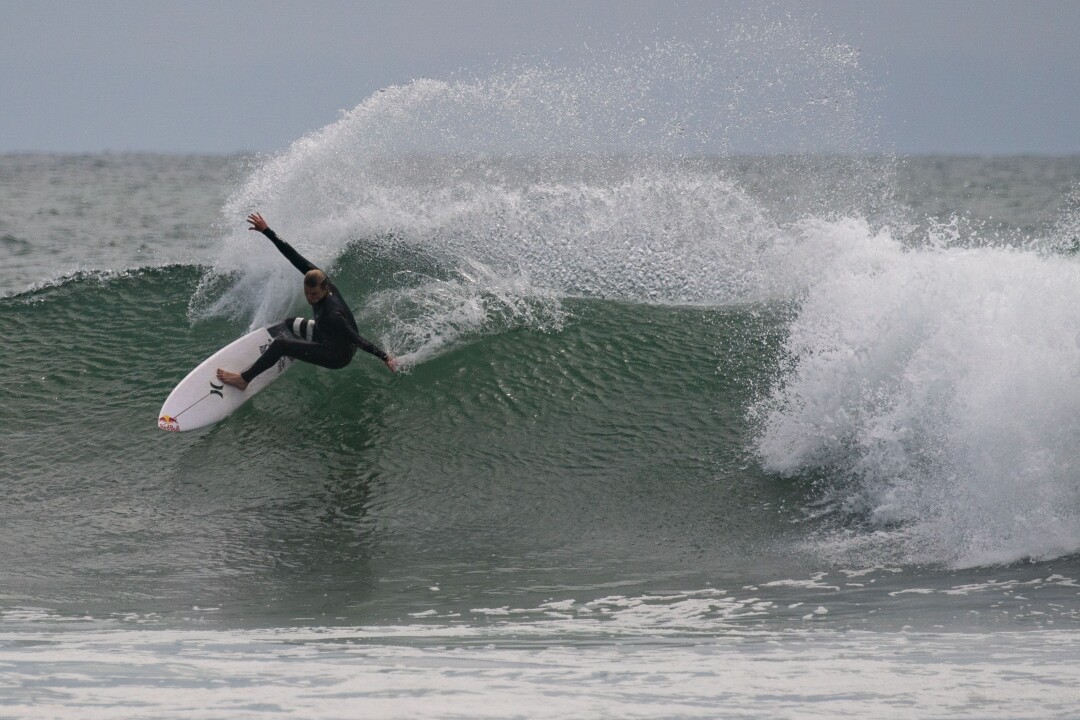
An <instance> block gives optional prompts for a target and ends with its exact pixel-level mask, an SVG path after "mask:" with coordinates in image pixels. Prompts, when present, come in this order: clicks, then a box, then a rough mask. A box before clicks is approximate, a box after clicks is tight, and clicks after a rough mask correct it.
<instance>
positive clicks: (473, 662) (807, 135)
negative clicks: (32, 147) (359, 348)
mask: <svg viewBox="0 0 1080 720" xmlns="http://www.w3.org/2000/svg"><path fill="white" fill-rule="evenodd" d="M766 39H767V40H769V41H771V43H772V44H771V45H770V44H769V43H768V42H766V43H765V44H764V45H761V47H764V48H772V49H771V50H770V51H769V52H766V51H765V50H760V49H759V50H758V52H760V53H762V55H761V56H760V57H756V58H751V60H752V61H753V62H754V63H758V65H760V64H761V63H763V62H765V61H766V60H768V59H769V58H771V57H772V55H770V54H769V53H770V52H773V53H780V52H781V51H783V52H787V53H790V52H792V51H793V48H795V49H798V47H803V46H804V45H806V39H805V38H802V39H800V38H799V36H797V34H796V35H790V34H789V35H777V36H772V37H771V38H766ZM796 40H798V42H796ZM731 42H735V41H734V40H732V41H731ZM800 43H802V45H800ZM830 47H831V46H830ZM680 53H681V54H680ZM814 57H815V58H816V59H815V60H814V61H813V62H811V63H808V64H804V65H802V66H797V67H796V68H795V69H794V70H791V72H792V75H791V76H790V77H789V78H788V80H790V81H791V82H794V80H795V79H796V78H801V79H802V80H801V81H800V82H802V83H803V84H811V85H814V86H815V87H817V88H818V89H821V90H822V91H823V92H824V91H826V90H827V91H829V92H831V93H833V96H835V97H837V98H841V99H842V98H843V97H846V95H844V92H846V90H845V88H847V89H851V88H854V89H855V90H857V89H858V82H857V77H854V79H853V76H852V75H851V72H852V67H853V66H852V64H851V59H850V58H849V57H848V56H847V55H845V54H844V53H843V52H841V51H840V49H836V48H833V50H832V51H831V52H830V53H825V54H818V55H815V56H814ZM651 59H652V60H654V61H655V62H652V63H650V64H647V66H643V67H647V68H648V70H644V69H642V68H641V67H639V68H637V70H636V71H635V72H629V71H627V70H625V69H623V66H622V65H619V64H613V63H605V62H604V61H603V58H601V59H598V60H597V63H596V65H595V66H593V67H590V68H586V69H584V70H581V71H579V72H575V73H570V72H566V71H559V70H552V69H551V68H543V69H535V68H534V69H526V70H521V69H518V70H508V71H506V72H504V73H503V74H499V75H493V76H492V77H490V78H487V79H481V80H472V81H463V80H457V81H447V82H437V81H421V82H417V83H413V84H410V85H406V86H402V87H399V88H390V89H388V90H387V91H386V92H384V93H381V94H378V95H376V96H374V97H373V98H371V99H369V100H368V101H366V102H365V103H363V104H361V105H360V106H359V107H358V108H357V109H356V110H354V111H352V112H350V113H347V114H345V115H344V116H343V117H342V119H341V120H340V121H339V122H338V123H335V124H334V125H331V126H329V127H327V128H324V129H323V130H321V131H319V132H318V133H315V134H313V135H311V136H309V137H307V138H303V139H301V140H299V141H298V142H297V143H296V144H295V145H294V146H293V147H292V148H291V149H290V150H289V151H288V152H286V153H283V154H282V155H280V156H275V157H265V158H244V157H234V158H229V157H224V158H217V157H159V156H124V155H121V156H114V155H102V156H92V157H72V156H42V155H31V156H3V157H0V293H2V297H0V323H2V324H3V326H4V327H6V328H8V334H7V341H6V342H5V343H3V344H2V345H0V390H2V392H3V397H4V402H3V403H2V404H0V428H2V435H0V449H2V451H3V464H2V468H0V479H2V487H3V490H4V501H3V503H0V547H2V548H3V553H2V554H0V715H3V716H10V717H69V716H74V715H78V716H80V717H97V716H100V717H110V718H113V717H223V716H227V717H255V716H259V717H265V716H268V715H269V716H274V715H283V716H288V715H290V714H291V715H294V716H296V715H300V716H305V717H344V716H355V715H358V714H362V715H365V716H376V717H416V716H417V715H420V714H424V715H434V716H441V717H612V716H642V717H721V716H723V717H777V716H780V717H815V716H820V717H838V716H858V717H866V716H874V717H914V716H918V717H980V718H982V717H1010V718H1016V717H1070V716H1072V715H1073V714H1075V708H1076V706H1077V703H1078V701H1080V694H1078V691H1077V690H1076V688H1077V686H1078V683H1077V680H1078V679H1080V678H1078V677H1077V676H1078V671H1077V670H1076V669H1075V668H1076V667H1077V660H1078V659H1080V625H1078V623H1080V563H1078V557H1080V555H1078V550H1080V482H1078V480H1077V477H1078V475H1077V467H1080V451H1077V450H1076V447H1077V443H1076V442H1075V438H1076V437H1078V436H1080V425H1078V423H1077V421H1076V420H1075V417H1076V415H1077V413H1076V408H1077V407H1078V406H1080V389H1078V388H1080V370H1078V368H1080V320H1078V319H1077V318H1078V315H1077V313H1076V312H1075V308H1076V307H1077V305H1078V302H1077V301H1080V265H1078V263H1077V260H1076V257H1075V255H1074V252H1075V245H1076V236H1077V228H1078V227H1080V222H1078V221H1077V217H1078V216H1077V214H1076V206H1075V193H1076V192H1077V187H1078V183H1080V160H1077V159H1075V158H1001V159H976V158H944V157H943V158H895V157H892V156H890V155H888V154H887V153H885V154H882V153H871V152H868V150H870V149H872V147H870V144H872V143H870V141H871V140H872V139H873V133H872V132H870V131H868V130H866V128H865V127H864V125H863V124H862V120H861V119H860V118H861V116H860V114H859V113H858V112H856V110H858V109H859V107H860V106H859V105H858V103H855V101H854V100H852V101H851V103H850V104H851V107H848V105H847V104H845V103H841V102H839V101H837V102H834V103H832V104H829V103H825V104H822V103H816V104H815V103H811V104H809V105H799V104H798V103H797V102H796V100H797V99H798V98H799V97H802V95H801V94H800V93H801V92H802V90H801V89H799V91H798V92H794V93H793V95H792V96H791V97H788V96H777V95H776V94H775V92H774V93H772V94H766V95H765V96H762V97H758V98H749V99H747V96H746V95H745V94H743V95H738V99H739V101H740V102H742V103H743V104H742V105H741V106H739V108H738V112H737V113H736V115H734V116H733V117H736V118H737V119H739V122H737V123H731V124H728V125H725V126H724V130H725V132H724V133H722V134H721V135H722V137H721V136H718V135H717V133H716V132H714V131H715V130H716V129H717V128H716V127H714V125H716V124H720V121H719V120H716V119H710V120H708V121H704V120H702V117H703V116H702V115H700V114H695V113H694V112H691V110H694V109H695V108H691V107H686V106H678V107H676V110H678V112H675V115H677V116H678V118H677V119H678V120H679V122H680V123H682V124H681V125H679V126H678V131H676V129H675V126H673V125H671V124H670V122H668V124H664V123H661V122H659V120H660V119H664V118H666V120H665V122H667V121H669V120H672V117H673V116H672V115H671V114H670V113H669V114H668V115H666V116H665V114H664V113H665V109H670V108H671V107H672V106H671V99H670V98H671V94H670V93H669V92H662V91H656V92H655V93H653V94H652V95H650V94H649V93H637V94H634V92H631V91H635V89H639V88H642V87H648V88H650V92H652V91H653V90H655V89H656V88H657V87H662V86H663V85H664V83H667V86H668V87H669V89H670V88H672V87H675V88H680V87H684V86H686V85H687V83H688V82H689V80H691V79H693V78H700V77H701V73H705V72H708V71H714V72H715V71H718V70H717V68H728V67H729V66H728V65H724V64H723V63H720V62H719V61H718V60H716V59H715V58H714V59H713V60H710V58H709V56H705V55H700V54H699V55H689V56H688V55H687V54H686V53H685V52H682V51H681V50H679V49H678V48H670V47H669V48H665V49H664V50H663V52H659V51H657V52H656V53H655V54H654V55H652V56H651ZM751 60H746V62H751ZM710 63H712V64H711V65H710ZM743 69H744V70H745V69H746V68H743ZM725 71H726V70H725ZM650 73H652V74H651V75H650ZM643 78H644V79H643ZM644 80H648V81H649V82H644ZM691 84H692V83H691ZM702 87H704V86H702ZM710 87H712V86H711V85H710ZM799 88H802V85H799ZM553 90H558V91H559V92H557V93H556V92H553ZM841 91H844V92H841ZM628 92H629V93H630V95H633V97H634V102H633V103H629V101H627V100H626V97H627V93H628ZM710 92H713V91H708V92H707V91H705V90H702V91H701V93H699V96H701V97H705V98H707V99H709V101H710V103H713V105H715V103H716V101H717V100H718V98H717V97H716V96H715V95H709V93H710ZM665 103H666V104H665ZM630 105H633V107H632V108H631V107H630ZM713 105H710V107H712V106H713ZM769 107H773V108H776V107H783V108H787V110H786V111H785V112H783V113H779V114H778V115H777V114H769V113H766V112H764V110H762V109H761V108H769ZM794 108H801V110H800V111H799V112H795V111H794ZM807 108H814V110H813V111H812V112H811V111H810V110H808V109H807ZM823 108H824V109H823ZM631 111H632V112H631ZM777 116H779V117H783V118H786V121H785V122H786V123H787V124H786V125H785V124H784V123H780V122H779V121H775V122H774V124H769V122H765V119H766V118H775V117H777ZM553 118H554V119H560V122H555V121H554V120H553ZM627 118H631V119H632V122H630V124H629V125H625V126H624V125H623V124H621V123H623V122H624V121H626V120H627ZM639 120H640V121H641V122H640V123H638V121H639ZM657 128H660V129H659V130H657ZM784 128H787V129H789V130H792V131H793V132H797V133H800V134H799V138H801V140H800V142H801V143H802V145H803V146H804V147H803V149H805V150H807V151H813V150H819V151H820V152H818V153H816V154H799V153H796V154H785V155H767V156H766V155H754V154H735V153H725V152H724V149H725V147H726V146H727V144H728V143H729V142H733V140H734V139H735V138H737V137H741V136H745V135H746V134H748V133H753V132H757V133H758V135H757V136H756V137H757V139H758V140H759V141H760V142H762V143H764V142H766V141H767V140H768V138H770V137H772V136H773V135H776V134H779V133H780V132H781V130H783V129H784ZM466 130H468V132H466ZM717 137H721V139H720V141H719V142H718V144H716V145H715V146H713V145H710V144H709V142H712V140H715V139H716V138H717ZM433 138H434V142H435V144H437V145H438V146H439V147H440V148H441V149H442V150H443V152H440V153H438V154H432V153H430V152H426V151H425V147H428V146H429V145H430V144H431V143H432V142H433ZM703 138H704V139H703ZM829 138H832V140H830V141H829V142H826V141H825V140H826V139H829ZM837 138H842V139H843V141H842V142H840V141H839V140H836V139H837ZM605 140H609V141H605ZM707 140H708V142H707ZM868 143H870V144H868ZM691 150H695V151H702V152H690V151H691ZM704 151H709V152H707V153H706V152H704ZM256 209H257V210H261V211H262V212H264V213H265V215H266V216H267V218H268V219H269V221H270V222H271V224H272V225H273V226H274V227H275V228H276V229H277V230H278V232H279V233H280V234H281V235H282V236H283V237H285V238H286V239H288V240H289V241H290V242H292V243H293V244H294V245H295V246H296V247H297V248H298V249H299V250H300V251H301V252H303V253H304V254H306V255H308V256H309V257H310V258H311V259H312V260H313V261H315V262H317V263H319V264H322V265H323V266H324V267H326V268H328V269H329V270H330V271H331V273H332V274H333V275H334V277H335V280H336V281H337V283H338V285H339V286H340V287H341V288H342V291H343V293H344V294H345V296H346V297H347V298H348V299H349V300H350V301H351V303H352V305H353V307H355V308H356V309H357V317H358V319H359V321H360V324H361V331H362V332H363V333H364V334H365V335H367V336H369V337H372V338H374V339H377V340H378V342H380V343H381V344H383V345H384V346H386V347H387V348H389V349H390V350H391V351H392V352H394V353H395V354H397V355H399V356H401V357H402V358H403V360H404V364H405V366H406V370H407V371H406V372H405V373H404V374H402V375H398V376H391V375H390V374H389V373H387V372H386V370H385V368H383V367H382V366H381V364H379V363H378V362H376V361H373V360H371V359H370V358H366V357H361V358H358V359H357V361H355V362H354V363H353V365H352V366H350V367H349V368H348V369H346V370H342V371H336V372H331V371H326V370H322V369H315V368H312V367H303V366H300V367H297V368H296V369H294V370H293V371H291V372H290V373H289V375H287V376H285V377H284V378H283V379H282V380H281V381H279V382H278V383H276V384H275V385H274V386H273V387H272V388H271V389H268V390H267V391H266V392H264V393H262V394H261V395H259V396H258V397H257V398H255V399H254V400H253V401H252V402H251V403H249V404H248V405H247V406H245V407H244V408H243V409H241V410H240V411H239V412H237V413H236V414H235V415H234V416H232V417H231V418H230V419H229V420H228V421H226V422H224V423H222V424H220V425H218V426H216V427H213V428H211V429H208V430H206V431H200V432H195V433H190V434H183V435H172V434H167V433H162V432H160V431H159V430H158V429H157V427H156V423H155V420H156V413H157V410H158V408H159V407H160V404H161V402H162V400H163V399H164V397H165V396H166V395H167V394H168V392H169V390H170V389H171V388H172V386H173V385H174V384H175V383H176V382H177V381H178V380H179V379H180V378H182V377H183V375H184V374H185V373H186V372H187V371H188V370H189V369H190V368H191V367H193V366H194V365H195V364H197V363H198V362H199V361H201V360H202V359H203V358H204V357H206V356H207V355H208V354H210V353H211V352H213V351H214V350H216V349H217V348H218V347H220V346H222V345H224V344H226V343H227V342H229V341H230V340H232V339H233V338H235V337H236V336H238V335H239V334H241V333H242V332H244V331H245V330H246V329H247V328H249V327H251V326H253V325H257V324H260V323H264V322H268V321H270V320H272V319H275V318H277V317H279V316H281V315H282V314H284V313H286V312H288V311H291V310H301V311H302V310H303V309H304V308H303V304H302V301H301V297H300V294H299V292H298V290H299V283H298V277H297V276H296V275H295V272H294V271H293V270H292V268H291V267H289V266H288V264H287V263H286V262H285V261H284V260H283V259H282V258H280V257H279V256H277V255H276V253H274V252H273V250H272V248H271V247H270V246H269V245H268V244H267V243H266V242H265V240H263V239H262V238H261V237H260V236H258V235H256V234H254V233H249V232H248V231H246V230H245V228H244V224H243V222H242V218H243V216H244V215H245V214H246V213H247V212H249V211H251V210H256Z"/></svg>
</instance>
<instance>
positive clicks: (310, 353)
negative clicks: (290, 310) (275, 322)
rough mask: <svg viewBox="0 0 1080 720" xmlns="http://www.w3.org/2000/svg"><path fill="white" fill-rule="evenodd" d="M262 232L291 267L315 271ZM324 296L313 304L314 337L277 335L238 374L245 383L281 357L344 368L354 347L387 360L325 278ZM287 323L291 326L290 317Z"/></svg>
mask: <svg viewBox="0 0 1080 720" xmlns="http://www.w3.org/2000/svg"><path fill="white" fill-rule="evenodd" d="M263 234H264V235H266V237H268V238H270V240H271V241H272V242H273V243H274V245H275V246H276V247H277V249H278V250H280V251H281V254H282V255H284V256H285V257H286V258H287V259H288V261H289V262H291V263H292V264H293V266H294V267H295V268H296V269H297V270H299V271H300V272H302V273H307V272H308V271H309V270H317V269H318V268H317V267H315V266H314V265H313V264H311V262H309V261H308V260H307V258H305V257H304V256H303V255H301V254H300V253H298V252H296V250H294V249H293V248H292V246H291V245H289V244H288V243H287V242H285V241H284V240H282V239H281V238H279V237H278V236H277V234H276V233H275V232H274V231H273V230H271V229H269V228H267V229H266V230H264V231H263ZM326 286H327V293H326V296H325V297H324V298H323V299H322V300H320V301H319V302H317V303H315V304H314V305H312V307H311V309H312V312H313V314H314V315H315V334H314V340H313V341H312V342H308V341H307V340H300V339H298V338H293V337H287V336H285V335H284V334H280V335H278V337H276V338H275V339H274V341H273V342H272V343H270V346H269V347H268V348H267V349H266V352H264V353H263V354H262V355H260V356H259V359H258V360H256V361H255V363H254V364H253V365H252V366H251V367H249V368H248V369H247V370H245V371H244V372H242V373H240V376H241V377H243V378H244V381H245V382H251V381H252V380H253V379H254V378H255V377H257V376H258V375H259V374H260V373H262V372H264V371H266V370H269V369H270V368H272V367H273V366H274V363H276V362H277V361H278V360H280V359H281V358H282V357H291V358H296V359H297V360H303V361H304V362H309V363H313V364H315V365H321V366H322V367H325V368H332V369H337V368H343V367H345V366H346V365H348V364H349V363H350V362H352V359H353V355H355V354H356V348H360V349H362V350H365V351H367V352H369V353H371V354H372V355H375V356H376V357H378V358H379V359H380V360H382V361H383V362H386V360H387V357H388V356H387V354H386V352H385V351H383V350H382V349H381V348H379V347H377V346H376V345H374V344H373V343H371V342H369V341H367V340H365V339H364V338H362V337H360V334H359V333H358V332H357V329H356V319H355V318H353V314H352V311H351V310H349V306H348V305H346V304H345V301H344V300H342V299H341V295H340V294H339V293H338V289H337V287H336V286H335V285H334V284H333V283H332V282H330V280H329V279H327V281H326ZM286 323H288V324H290V325H291V318H290V320H287V321H286Z"/></svg>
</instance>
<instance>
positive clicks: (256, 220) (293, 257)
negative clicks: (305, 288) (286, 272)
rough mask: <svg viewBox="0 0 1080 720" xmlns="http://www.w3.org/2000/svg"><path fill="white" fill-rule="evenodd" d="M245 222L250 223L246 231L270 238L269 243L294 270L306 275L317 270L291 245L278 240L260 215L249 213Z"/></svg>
mask: <svg viewBox="0 0 1080 720" xmlns="http://www.w3.org/2000/svg"><path fill="white" fill-rule="evenodd" d="M247 220H248V222H249V223H251V227H250V228H248V229H249V230H256V231H258V232H261V233H262V234H263V235H265V236H266V237H268V238H270V242H272V243H274V247H276V248H277V249H278V250H279V251H280V252H281V254H282V255H284V256H285V259H286V260H288V261H289V262H291V263H292V264H293V267H294V268H296V269H297V270H299V271H300V272H302V273H307V272H308V271H309V270H318V269H319V268H318V267H316V266H315V264H314V263H312V262H311V261H310V260H308V259H307V258H306V257H304V256H303V255H301V254H300V253H298V252H296V250H294V249H293V246H292V245H290V244H289V243H287V242H285V241H284V240H282V239H281V238H279V237H278V236H277V233H275V232H274V231H273V230H271V229H270V226H269V225H267V224H266V221H265V220H263V216H262V215H260V214H259V213H251V214H250V215H248V219H247Z"/></svg>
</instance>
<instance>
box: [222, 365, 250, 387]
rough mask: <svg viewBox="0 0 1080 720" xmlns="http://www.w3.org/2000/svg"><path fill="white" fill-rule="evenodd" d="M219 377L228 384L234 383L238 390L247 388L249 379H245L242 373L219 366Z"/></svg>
mask: <svg viewBox="0 0 1080 720" xmlns="http://www.w3.org/2000/svg"><path fill="white" fill-rule="evenodd" d="M217 379H218V380H220V381H221V382H223V383H225V384H226V385H232V386H233V387H234V388H236V389H237V390H247V386H248V384H247V380H245V379H244V378H243V377H242V376H241V375H240V373H234V372H229V371H228V370H222V369H221V368H218V371H217Z"/></svg>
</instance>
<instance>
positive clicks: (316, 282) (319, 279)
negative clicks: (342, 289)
mask: <svg viewBox="0 0 1080 720" xmlns="http://www.w3.org/2000/svg"><path fill="white" fill-rule="evenodd" d="M327 292H329V289H328V288H327V286H326V273H324V272H323V271H322V270H318V269H316V270H308V271H307V272H306V273H304V297H305V298H306V299H307V301H308V304H309V305H314V304H315V303H317V302H319V301H320V300H322V299H323V298H324V297H326V293H327Z"/></svg>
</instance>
